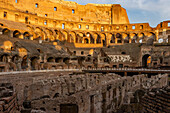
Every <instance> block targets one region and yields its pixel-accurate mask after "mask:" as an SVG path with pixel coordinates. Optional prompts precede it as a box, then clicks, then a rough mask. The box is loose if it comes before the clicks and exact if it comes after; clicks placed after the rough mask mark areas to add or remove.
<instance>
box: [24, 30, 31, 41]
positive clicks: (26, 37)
mask: <svg viewBox="0 0 170 113" xmlns="http://www.w3.org/2000/svg"><path fill="white" fill-rule="evenodd" d="M23 37H24V39H28V40H30V38H31V37H30V33H29V32H25V33H24V34H23Z"/></svg>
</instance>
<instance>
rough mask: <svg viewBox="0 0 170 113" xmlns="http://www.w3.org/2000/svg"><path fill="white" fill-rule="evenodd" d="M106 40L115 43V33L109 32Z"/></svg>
mask: <svg viewBox="0 0 170 113" xmlns="http://www.w3.org/2000/svg"><path fill="white" fill-rule="evenodd" d="M108 41H109V43H115V42H116V38H115V35H114V34H112V33H109V34H108Z"/></svg>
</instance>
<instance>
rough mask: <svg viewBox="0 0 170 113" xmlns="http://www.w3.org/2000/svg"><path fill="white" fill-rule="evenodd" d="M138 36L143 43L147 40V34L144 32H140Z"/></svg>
mask: <svg viewBox="0 0 170 113" xmlns="http://www.w3.org/2000/svg"><path fill="white" fill-rule="evenodd" d="M138 37H139V43H143V42H144V41H145V34H144V33H139V34H138Z"/></svg>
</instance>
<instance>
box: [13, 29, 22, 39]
mask: <svg viewBox="0 0 170 113" xmlns="http://www.w3.org/2000/svg"><path fill="white" fill-rule="evenodd" d="M20 35H21V33H20V32H19V31H18V30H16V31H14V32H13V37H14V38H19V37H20Z"/></svg>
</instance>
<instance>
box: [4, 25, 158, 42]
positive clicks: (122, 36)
mask: <svg viewBox="0 0 170 113" xmlns="http://www.w3.org/2000/svg"><path fill="white" fill-rule="evenodd" d="M27 28H28V31H25V32H23V33H21V32H20V31H19V30H15V31H13V32H12V33H11V31H10V30H9V29H8V28H4V29H3V30H2V33H3V34H5V35H10V34H12V36H13V37H15V38H22V39H31V40H44V41H56V40H60V41H67V42H69V43H86V44H106V43H107V44H112V43H143V42H145V41H147V40H149V39H150V40H152V41H158V38H157V36H156V34H155V33H154V32H146V33H109V32H106V33H103V32H85V31H66V30H60V29H48V28H42V27H31V26H29V25H27Z"/></svg>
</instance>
